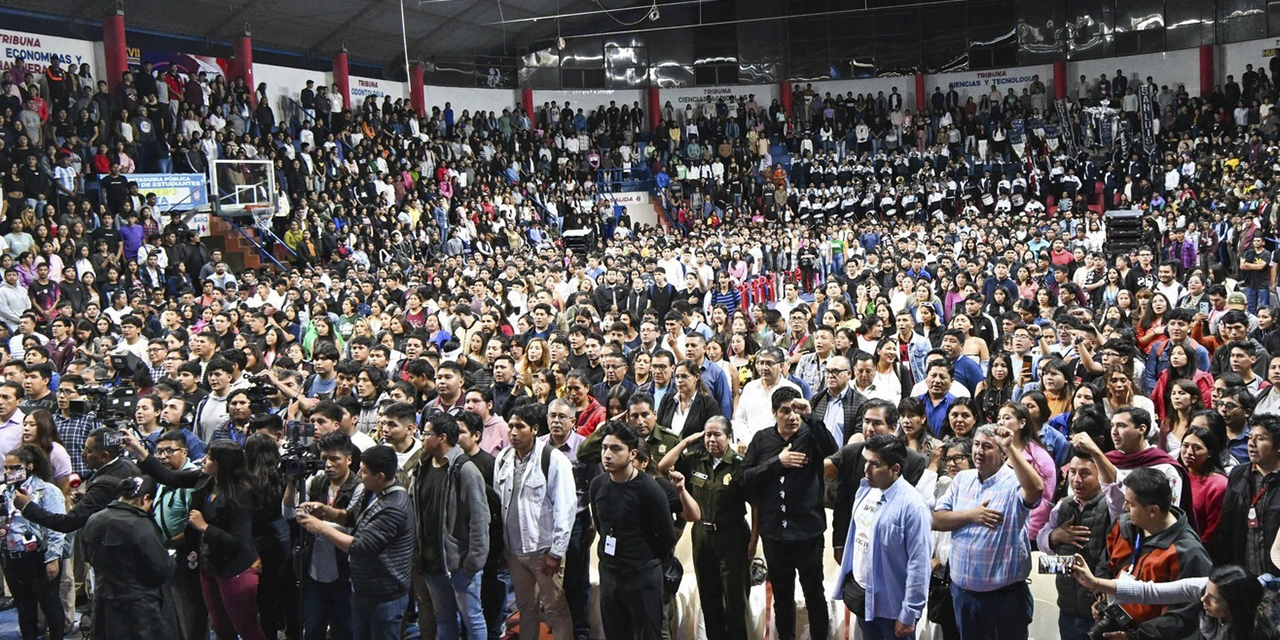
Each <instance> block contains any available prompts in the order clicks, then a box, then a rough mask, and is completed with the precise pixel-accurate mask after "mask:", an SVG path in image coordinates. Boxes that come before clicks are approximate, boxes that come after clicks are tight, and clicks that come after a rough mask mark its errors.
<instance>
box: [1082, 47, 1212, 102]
mask: <svg viewBox="0 0 1280 640" xmlns="http://www.w3.org/2000/svg"><path fill="white" fill-rule="evenodd" d="M1116 69H1120V70H1122V71H1123V72H1124V73H1125V75H1126V76H1128V77H1129V81H1130V83H1132V82H1133V81H1134V80H1135V79H1136V80H1139V81H1146V79H1147V76H1151V79H1152V80H1155V81H1156V84H1157V85H1169V88H1170V89H1173V90H1176V89H1177V88H1178V85H1180V84H1181V85H1186V87H1187V92H1188V93H1190V94H1191V95H1193V96H1194V95H1199V93H1200V50H1199V49H1182V50H1179V51H1166V52H1164V53H1144V54H1142V55H1138V56H1123V57H1120V58H1103V59H1101V60H1071V61H1068V62H1067V91H1068V92H1070V94H1071V95H1072V96H1073V97H1074V96H1075V95H1076V87H1077V86H1078V85H1079V84H1080V76H1082V75H1083V76H1085V77H1086V78H1088V80H1089V82H1091V83H1094V82H1097V81H1098V78H1099V77H1100V76H1101V75H1102V74H1104V73H1105V74H1107V77H1108V78H1114V77H1115V75H1116Z"/></svg>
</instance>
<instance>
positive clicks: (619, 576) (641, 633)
mask: <svg viewBox="0 0 1280 640" xmlns="http://www.w3.org/2000/svg"><path fill="white" fill-rule="evenodd" d="M600 611H601V612H602V614H601V616H600V617H601V622H602V623H603V625H604V637H605V640H659V639H660V638H662V619H663V606H662V565H661V564H659V563H657V562H654V563H653V564H652V565H651V566H648V567H645V568H643V569H635V570H621V571H620V570H617V569H612V568H609V567H606V566H604V565H601V566H600Z"/></svg>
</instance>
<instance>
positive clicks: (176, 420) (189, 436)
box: [138, 395, 206, 460]
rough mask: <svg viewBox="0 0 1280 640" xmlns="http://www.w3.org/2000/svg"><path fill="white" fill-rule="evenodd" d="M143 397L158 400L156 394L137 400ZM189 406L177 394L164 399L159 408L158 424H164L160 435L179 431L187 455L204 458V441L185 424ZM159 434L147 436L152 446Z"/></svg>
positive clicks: (198, 458) (192, 457) (196, 458)
mask: <svg viewBox="0 0 1280 640" xmlns="http://www.w3.org/2000/svg"><path fill="white" fill-rule="evenodd" d="M145 398H151V399H152V401H153V402H154V401H156V400H159V398H158V397H156V396H150V395H147V396H143V397H142V398H139V399H138V402H139V403H141V402H142V401H143V399H145ZM190 406H191V405H189V404H187V401H186V400H183V399H182V398H180V397H177V396H175V397H172V398H169V399H168V400H167V401H165V403H164V408H163V409H161V410H160V424H161V425H163V426H164V431H162V432H160V435H163V434H165V433H169V432H171V431H177V432H179V433H181V434H182V436H183V438H184V439H185V440H186V443H187V455H188V456H189V457H190V458H191V459H192V460H202V459H204V453H205V449H206V446H205V443H204V441H203V440H201V439H200V437H199V436H197V435H196V434H194V433H192V432H191V430H190V429H188V428H187V424H188V422H189V420H190V416H189V415H188V410H189V409H190ZM160 435H155V436H154V437H152V438H148V440H149V441H150V443H151V447H152V448H154V447H155V445H156V442H157V441H158V440H159V438H160Z"/></svg>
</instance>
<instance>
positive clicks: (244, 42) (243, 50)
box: [231, 31, 258, 100]
mask: <svg viewBox="0 0 1280 640" xmlns="http://www.w3.org/2000/svg"><path fill="white" fill-rule="evenodd" d="M231 59H232V60H234V63H233V64H234V65H235V66H234V67H232V72H231V73H232V77H233V78H234V77H240V78H244V83H245V84H246V85H248V86H249V96H250V97H251V99H254V100H256V98H257V91H256V90H257V88H258V85H256V84H254V83H253V38H251V37H249V33H248V32H247V31H246V32H245V33H244V34H243V35H238V36H236V39H235V42H233V43H232V45H231Z"/></svg>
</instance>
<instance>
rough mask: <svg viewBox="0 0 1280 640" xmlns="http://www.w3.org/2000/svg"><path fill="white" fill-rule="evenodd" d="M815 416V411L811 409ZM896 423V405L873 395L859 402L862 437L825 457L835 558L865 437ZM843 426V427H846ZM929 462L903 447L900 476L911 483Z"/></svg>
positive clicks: (860, 472)
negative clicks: (833, 483)
mask: <svg viewBox="0 0 1280 640" xmlns="http://www.w3.org/2000/svg"><path fill="white" fill-rule="evenodd" d="M814 415H815V416H817V412H816V411H815V412H814ZM897 424H898V407H897V406H895V405H894V404H893V403H892V402H889V401H888V400H882V399H880V398H876V399H874V400H868V401H867V402H866V403H865V404H863V405H862V435H863V436H864V439H863V440H861V441H859V442H851V443H849V444H846V445H845V446H843V447H841V448H840V450H839V451H837V452H835V453H834V454H832V455H831V456H828V457H827V459H826V460H825V461H824V464H823V466H824V468H825V471H826V476H827V478H828V479H834V480H835V481H836V495H835V507H834V512H833V513H832V516H831V518H832V532H831V536H832V537H831V539H832V540H833V541H834V542H833V544H835V545H837V546H836V547H835V553H836V554H837V555H836V558H837V560H838V559H839V558H840V557H841V555H839V554H843V553H844V540H845V538H846V537H848V535H849V521H850V520H851V519H852V518H853V499H854V497H855V496H857V494H858V486H859V485H860V484H861V483H862V477H863V475H865V473H866V464H865V460H864V459H863V457H862V449H863V446H864V445H865V444H866V439H867V438H870V437H871V436H874V435H879V434H882V433H887V434H890V435H892V434H893V432H894V429H895V428H896V425H897ZM846 428H847V427H846ZM928 463H929V461H928V460H927V459H926V458H925V457H924V456H922V455H920V454H918V453H916V452H915V451H912V450H910V449H907V460H906V463H904V464H903V465H902V477H903V478H905V479H906V481H907V482H910V483H911V484H912V485H913V486H914V485H915V484H916V483H917V482H920V477H921V476H923V475H924V472H925V467H926V466H927V465H928Z"/></svg>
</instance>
